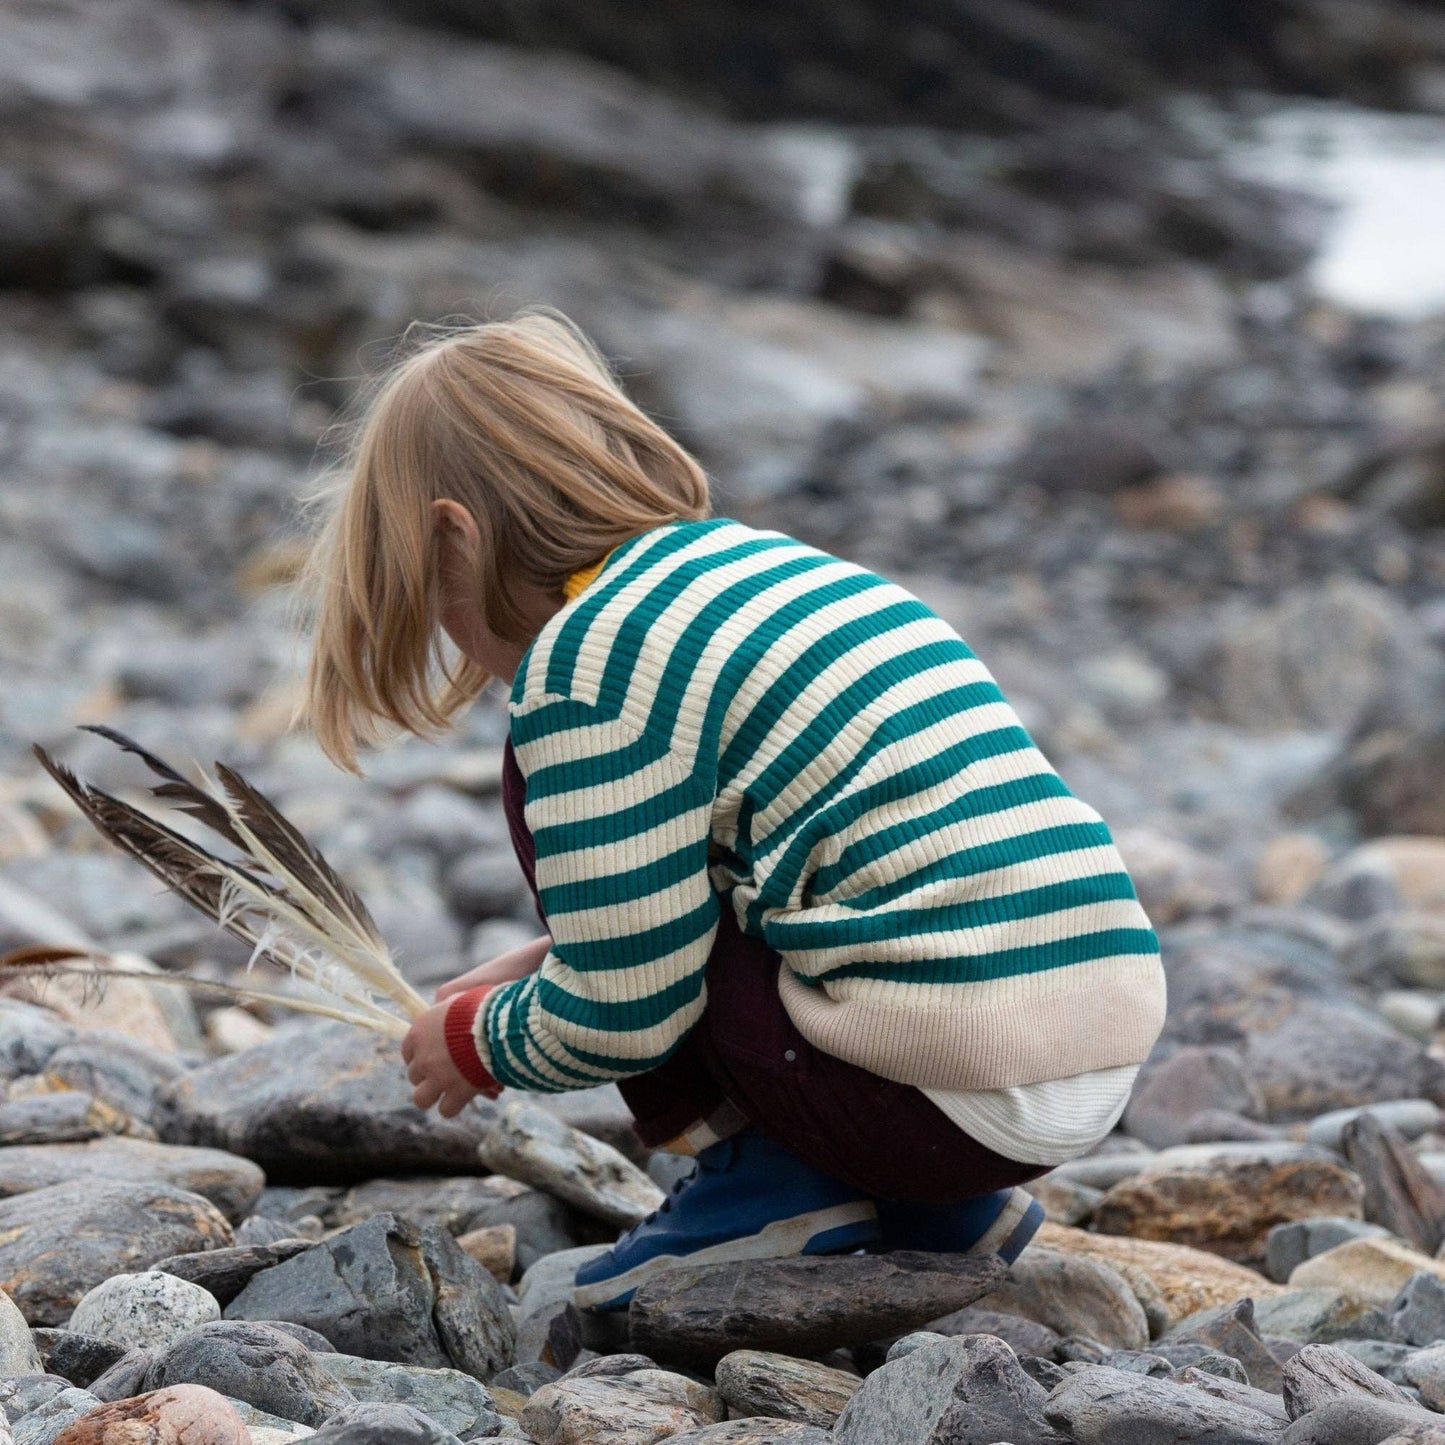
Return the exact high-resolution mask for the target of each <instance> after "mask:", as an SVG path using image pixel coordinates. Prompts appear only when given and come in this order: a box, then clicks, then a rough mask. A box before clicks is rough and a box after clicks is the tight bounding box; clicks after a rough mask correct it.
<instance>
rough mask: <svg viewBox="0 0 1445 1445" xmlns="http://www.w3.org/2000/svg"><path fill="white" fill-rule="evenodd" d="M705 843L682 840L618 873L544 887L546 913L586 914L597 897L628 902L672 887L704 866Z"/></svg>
mask: <svg viewBox="0 0 1445 1445" xmlns="http://www.w3.org/2000/svg"><path fill="white" fill-rule="evenodd" d="M706 864H707V849H706V845H705V844H700V843H685V844H684V845H683V846H682V847H681V848H675V849H674V850H673V851H672V852H671V853H664V854H662V856H661V857H659V858H649V859H648V860H647V862H646V863H644V864H642V865H641V866H640V867H638V868H624V869H623V870H622V871H621V872H620V873H594V874H592V875H591V876H590V877H587V878H583V879H580V880H579V881H578V882H576V883H556V884H553V885H552V886H551V887H550V888H548V889H547V903H546V908H547V913H548V915H549V916H550V915H552V914H561V913H586V912H590V911H591V910H592V909H595V908H596V907H597V900H598V899H599V898H605V899H606V900H607V902H608V903H611V904H614V905H615V904H618V903H632V902H635V901H636V900H637V899H639V898H647V897H649V896H650V895H651V894H654V893H661V892H662V891H663V890H664V889H665V888H675V887H676V886H677V885H678V884H679V883H680V882H682V881H683V880H684V879H688V878H692V877H694V876H695V875H696V874H697V873H698V872H700V871H701V870H702V869H704V868H705V867H706Z"/></svg>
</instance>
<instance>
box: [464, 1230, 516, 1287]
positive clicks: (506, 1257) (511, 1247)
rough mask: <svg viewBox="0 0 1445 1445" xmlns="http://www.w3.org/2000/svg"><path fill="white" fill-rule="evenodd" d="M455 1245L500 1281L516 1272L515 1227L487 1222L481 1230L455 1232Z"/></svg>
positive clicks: (505, 1280) (504, 1280)
mask: <svg viewBox="0 0 1445 1445" xmlns="http://www.w3.org/2000/svg"><path fill="white" fill-rule="evenodd" d="M457 1248H458V1249H460V1250H461V1252H462V1253H463V1254H464V1255H466V1257H467V1258H468V1259H472V1260H475V1261H476V1262H477V1263H478V1264H479V1265H481V1267H482V1268H483V1269H484V1270H486V1271H487V1273H488V1274H489V1275H491V1276H492V1278H493V1279H495V1280H497V1281H498V1282H500V1283H502V1284H506V1283H507V1281H508V1280H510V1279H511V1278H512V1276H513V1275H514V1274H515V1273H516V1271H517V1227H516V1225H514V1224H489V1225H487V1226H486V1227H485V1228H483V1229H472V1230H469V1231H468V1232H467V1233H466V1234H459V1235H458V1236H457Z"/></svg>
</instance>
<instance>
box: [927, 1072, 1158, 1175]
mask: <svg viewBox="0 0 1445 1445" xmlns="http://www.w3.org/2000/svg"><path fill="white" fill-rule="evenodd" d="M1138 1074H1139V1066H1138V1065H1137V1064H1125V1065H1123V1066H1122V1067H1120V1068H1117V1069H1095V1070H1093V1071H1092V1072H1090V1073H1087V1074H1075V1075H1074V1076H1073V1077H1072V1078H1069V1079H1049V1080H1046V1081H1045V1082H1044V1083H1041V1084H1023V1085H1021V1086H1020V1087H1018V1088H1016V1089H971V1090H967V1091H964V1092H946V1091H944V1090H941V1089H924V1090H922V1092H923V1093H924V1094H926V1095H927V1096H928V1097H929V1098H930V1099H931V1100H932V1101H933V1102H934V1103H935V1104H936V1105H937V1106H938V1108H939V1109H940V1110H941V1111H942V1112H943V1113H944V1114H946V1115H947V1116H948V1117H949V1119H951V1120H952V1121H953V1122H954V1123H955V1124H957V1125H958V1127H959V1128H960V1129H962V1130H963V1131H964V1133H965V1134H968V1135H969V1136H970V1137H972V1138H974V1139H977V1140H978V1142H979V1143H980V1144H983V1145H985V1146H987V1147H988V1148H990V1149H992V1150H993V1152H994V1153H995V1154H1002V1155H1003V1156H1004V1158H1005V1159H1018V1160H1021V1161H1023V1162H1024V1163H1027V1164H1063V1163H1064V1162H1065V1161H1067V1160H1069V1159H1077V1158H1078V1157H1079V1155H1080V1154H1087V1153H1088V1152H1089V1150H1090V1149H1092V1148H1093V1147H1094V1145H1095V1144H1097V1143H1098V1142H1099V1141H1100V1140H1101V1139H1102V1138H1103V1137H1104V1136H1105V1135H1106V1134H1108V1133H1109V1131H1110V1130H1111V1129H1113V1127H1114V1125H1115V1124H1117V1123H1118V1122H1119V1118H1120V1116H1121V1115H1122V1114H1123V1112H1124V1106H1125V1105H1126V1104H1127V1103H1128V1102H1129V1091H1130V1090H1131V1089H1132V1088H1133V1087H1134V1080H1135V1079H1136V1078H1137V1077H1138Z"/></svg>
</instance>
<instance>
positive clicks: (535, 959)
mask: <svg viewBox="0 0 1445 1445" xmlns="http://www.w3.org/2000/svg"><path fill="white" fill-rule="evenodd" d="M551 946H552V936H551V935H550V934H547V933H544V934H543V935H542V936H541V938H534V939H533V940H532V941H531V942H530V943H523V944H521V945H520V946H519V947H517V948H509V949H508V950H507V951H506V952H505V953H499V954H498V955H497V956H496V957H495V958H489V959H488V960H487V961H486V962H485V963H479V964H478V965H477V966H476V967H475V968H474V969H471V970H470V971H469V972H467V973H464V974H462V975H461V977H460V978H454V979H450V980H449V981H448V982H446V983H444V984H443V985H442V986H441V987H440V988H439V989H438V990H437V994H436V997H437V1002H438V1003H445V1002H446V1001H447V1000H448V999H449V998H451V997H453V996H454V995H456V994H459V993H465V992H466V990H467V989H469V988H476V987H477V985H478V984H483V983H491V984H497V983H511V981H512V980H513V979H515V978H526V976H527V975H528V974H529V973H536V971H537V970H538V969H539V968H541V966H542V960H543V959H544V958H546V956H547V950H548V949H549V948H551Z"/></svg>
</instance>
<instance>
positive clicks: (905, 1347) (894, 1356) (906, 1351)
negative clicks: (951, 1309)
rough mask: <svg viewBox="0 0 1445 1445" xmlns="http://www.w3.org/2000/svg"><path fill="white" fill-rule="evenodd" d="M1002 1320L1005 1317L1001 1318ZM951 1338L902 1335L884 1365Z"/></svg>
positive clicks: (922, 1333)
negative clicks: (925, 1346)
mask: <svg viewBox="0 0 1445 1445" xmlns="http://www.w3.org/2000/svg"><path fill="white" fill-rule="evenodd" d="M959 1313H960V1314H963V1313H964V1311H962V1310H960V1311H959ZM1000 1318H1005V1317H1004V1316H1000ZM1028 1323H1030V1324H1032V1323H1033V1321H1032V1320H1030V1321H1028ZM963 1333H966V1334H969V1333H971V1334H984V1335H986V1334H988V1333H990V1332H989V1331H988V1330H974V1331H964V1332H963ZM1049 1333H1050V1334H1052V1333H1053V1331H1052V1330H1050V1331H1049ZM950 1338H952V1336H949V1335H940V1334H936V1333H935V1332H934V1331H933V1330H914V1331H913V1333H912V1334H911V1335H900V1336H899V1337H898V1338H897V1339H896V1340H894V1341H893V1343H892V1344H891V1345H889V1346H888V1353H887V1355H886V1356H885V1357H884V1363H885V1364H891V1363H892V1362H893V1361H894V1360H901V1359H902V1358H903V1357H904V1355H911V1354H912V1353H913V1352H914V1350H921V1349H922V1348H923V1347H924V1345H936V1344H939V1343H940V1342H941V1341H943V1340H947V1339H950ZM1004 1343H1005V1344H1007V1343H1008V1342H1007V1341H1005V1342H1004ZM1009 1348H1010V1349H1013V1346H1012V1345H1010V1346H1009ZM1014 1353H1015V1354H1017V1353H1018V1351H1017V1350H1014Z"/></svg>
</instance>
